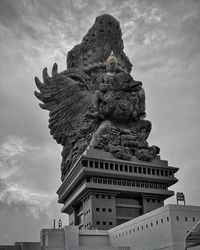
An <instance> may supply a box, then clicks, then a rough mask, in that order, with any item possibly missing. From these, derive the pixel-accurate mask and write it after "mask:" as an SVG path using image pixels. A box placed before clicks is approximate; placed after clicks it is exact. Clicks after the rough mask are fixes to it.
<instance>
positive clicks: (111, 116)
mask: <svg viewBox="0 0 200 250" xmlns="http://www.w3.org/2000/svg"><path fill="white" fill-rule="evenodd" d="M131 68H132V65H131V63H130V61H129V59H128V58H127V56H126V55H125V53H124V51H123V41H122V38H121V29H120V26H119V22H118V21H117V20H116V19H114V18H113V17H112V16H110V15H102V16H99V17H97V18H96V21H95V23H94V25H93V26H92V27H91V28H90V30H89V31H88V33H87V34H86V35H85V37H84V38H83V40H82V42H81V43H80V44H79V45H76V46H75V47H74V48H73V49H72V50H71V51H69V52H68V56H67V70H65V71H63V72H61V73H58V67H57V64H54V66H53V69H52V75H51V76H49V75H48V73H47V69H46V68H45V69H44V70H43V83H42V82H41V81H40V80H39V79H38V78H37V77H36V78H35V83H36V85H37V88H38V89H39V91H40V92H35V95H36V97H37V98H38V99H39V100H40V101H42V102H43V103H42V104H40V106H41V108H43V109H46V110H48V111H49V117H50V118H49V129H50V133H51V134H52V135H53V138H54V139H55V140H56V141H57V143H59V144H61V145H62V146H63V151H62V163H61V172H62V177H61V179H62V180H63V179H64V177H65V176H66V174H67V173H68V172H69V170H70V169H71V167H72V166H73V164H74V163H75V162H76V161H77V159H78V158H79V157H80V156H81V154H82V153H83V152H84V151H85V150H86V148H87V146H88V145H89V144H90V143H91V142H93V146H94V147H95V148H97V149H99V150H105V151H108V152H110V153H111V154H112V155H113V156H114V157H116V158H118V159H123V160H131V158H132V156H136V157H137V158H138V159H139V160H143V161H150V160H152V159H154V158H155V156H156V155H157V154H158V153H159V148H158V147H157V146H149V145H148V142H147V138H148V136H149V134H150V132H151V122H150V121H148V120H145V119H144V118H145V115H146V114H145V93H144V89H143V88H142V83H141V82H140V81H136V80H134V79H133V78H132V76H131V75H130V72H131Z"/></svg>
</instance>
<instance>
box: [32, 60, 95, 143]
mask: <svg viewBox="0 0 200 250" xmlns="http://www.w3.org/2000/svg"><path fill="white" fill-rule="evenodd" d="M43 81H44V83H42V82H41V81H40V80H39V78H37V77H35V83H36V86H37V88H38V89H39V91H40V92H36V91H35V92H34V94H35V96H36V97H37V98H38V99H39V100H40V101H42V102H43V103H40V104H39V105H40V107H41V108H42V109H46V110H48V111H49V129H50V134H51V135H53V138H54V139H55V140H56V141H57V143H59V144H61V145H63V146H65V145H66V144H67V143H68V141H69V137H70V134H71V133H72V131H74V130H77V128H78V127H79V123H80V118H81V116H82V115H83V114H85V113H86V112H87V111H88V110H89V108H90V106H91V105H92V93H91V92H90V91H89V83H90V79H89V77H88V75H87V74H86V73H84V72H81V71H79V70H65V71H63V72H61V73H58V67H57V64H54V66H53V69H52V77H50V76H49V75H48V72H47V68H45V69H44V70H43Z"/></svg>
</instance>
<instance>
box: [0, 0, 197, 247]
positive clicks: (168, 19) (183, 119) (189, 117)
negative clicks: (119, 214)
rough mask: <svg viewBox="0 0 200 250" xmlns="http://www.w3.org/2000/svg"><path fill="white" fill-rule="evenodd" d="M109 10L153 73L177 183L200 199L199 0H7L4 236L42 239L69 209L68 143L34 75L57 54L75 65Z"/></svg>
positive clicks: (2, 92) (61, 62) (145, 71)
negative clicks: (55, 129) (63, 195)
mask: <svg viewBox="0 0 200 250" xmlns="http://www.w3.org/2000/svg"><path fill="white" fill-rule="evenodd" d="M104 13H108V14H111V15H114V16H115V17H116V18H117V19H118V20H119V21H120V24H121V29H122V34H123V39H124V47H125V52H126V54H127V55H128V57H129V59H130V61H131V62H132V63H133V71H132V75H133V77H134V78H135V79H136V80H141V81H143V86H144V89H145V93H146V106H147V119H149V120H150V121H151V122H152V125H153V129H152V132H151V134H150V138H149V144H156V145H158V146H159V147H160V148H161V158H162V159H166V160H168V161H169V165H173V166H178V167H180V170H179V172H178V173H177V177H178V178H179V183H177V184H176V185H174V186H173V187H172V188H171V189H174V190H175V191H184V193H185V194H186V200H187V202H188V203H189V204H197V205H200V204H199V200H198V199H197V198H198V195H199V181H198V176H199V174H200V173H199V169H198V165H199V163H198V162H199V150H198V149H199V147H200V143H199V140H198V138H199V122H200V111H199V108H198V107H199V105H200V85H199V65H200V54H199V51H200V45H199V38H200V25H199V17H200V3H199V1H184V0H177V1H154V0H152V1H149V0H142V1H139V0H135V1H132V0H130V1H129V0H126V1H122V0H111V1H106V0H103V1H100V0H95V1H93V0H86V1H83V0H82V1H81V0H75V1H71V0H60V1H59V0H58V1H56V3H55V1H53V0H49V1H45V0H38V1H32V0H23V1H22V0H19V1H11V0H2V1H1V2H0V54H1V57H2V58H3V60H1V61H0V68H1V84H0V127H1V130H0V159H1V161H0V164H1V165H0V176H1V179H0V190H1V193H0V197H1V198H0V223H1V225H3V227H0V242H1V243H0V244H4V243H9V242H10V239H12V240H13V241H20V240H22V241H23V240H24V241H25V240H39V230H40V228H43V227H46V226H49V225H51V223H52V220H53V217H55V218H58V216H60V213H59V210H60V207H59V206H58V204H57V202H56V201H55V200H56V199H57V196H56V194H55V192H56V190H57V188H58V187H59V185H60V184H61V182H60V161H61V156H60V152H61V147H60V146H58V145H57V144H56V142H55V141H54V140H53V139H52V138H51V136H50V135H49V130H48V128H47V127H48V112H46V111H44V110H41V109H40V108H39V106H38V100H37V99H36V98H35V97H34V95H33V92H34V90H35V89H36V86H35V84H34V81H33V79H34V76H35V75H37V76H38V77H39V78H41V72H42V69H43V68H44V67H46V66H47V67H48V69H49V72H50V71H51V68H52V65H53V63H54V62H55V61H56V62H57V63H58V66H59V71H62V70H64V69H66V55H67V52H68V51H69V50H70V49H71V48H72V47H73V46H75V45H76V44H78V43H80V42H81V40H82V38H83V36H84V35H85V34H86V32H87V31H88V29H89V28H90V27H91V26H92V24H93V23H94V20H95V18H96V16H98V15H100V14H104ZM191 180H193V181H192V183H191ZM172 201H173V202H174V198H172ZM65 218H66V217H65ZM65 220H66V223H67V219H65ZM66 223H65V224H66ZM18 225H22V229H21V230H19V229H18Z"/></svg>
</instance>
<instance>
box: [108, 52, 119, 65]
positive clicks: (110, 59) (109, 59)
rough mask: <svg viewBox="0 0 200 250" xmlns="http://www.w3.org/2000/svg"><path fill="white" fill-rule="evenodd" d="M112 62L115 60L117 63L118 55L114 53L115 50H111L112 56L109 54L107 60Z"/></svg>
mask: <svg viewBox="0 0 200 250" xmlns="http://www.w3.org/2000/svg"><path fill="white" fill-rule="evenodd" d="M111 62H114V63H116V64H117V58H116V56H115V55H114V52H113V51H111V53H110V56H109V57H108V59H107V60H106V64H108V63H111Z"/></svg>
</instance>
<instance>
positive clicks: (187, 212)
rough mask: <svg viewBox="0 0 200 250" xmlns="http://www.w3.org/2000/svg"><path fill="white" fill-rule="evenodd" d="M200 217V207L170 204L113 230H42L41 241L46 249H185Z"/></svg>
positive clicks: (69, 228) (71, 227)
mask: <svg viewBox="0 0 200 250" xmlns="http://www.w3.org/2000/svg"><path fill="white" fill-rule="evenodd" d="M199 220H200V207H197V206H182V205H166V206H163V207H160V208H158V209H155V210H153V211H151V212H148V213H146V214H144V215H141V216H139V217H137V218H135V219H132V220H130V221H128V222H126V223H123V224H121V225H119V226H116V227H114V228H112V229H110V230H97V229H96V230H84V229H81V230H80V229H79V227H78V226H66V227H64V228H63V229H53V230H45V231H43V230H42V231H41V242H43V243H42V247H43V250H50V249H58V250H64V249H68V250H100V249H101V250H114V249H115V250H161V249H162V250H184V249H185V248H184V241H185V237H186V235H187V233H188V232H189V231H190V230H191V229H192V228H193V227H194V225H195V224H197V223H198V221H199ZM194 249H195V250H199V249H200V246H196V247H195V248H194Z"/></svg>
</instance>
